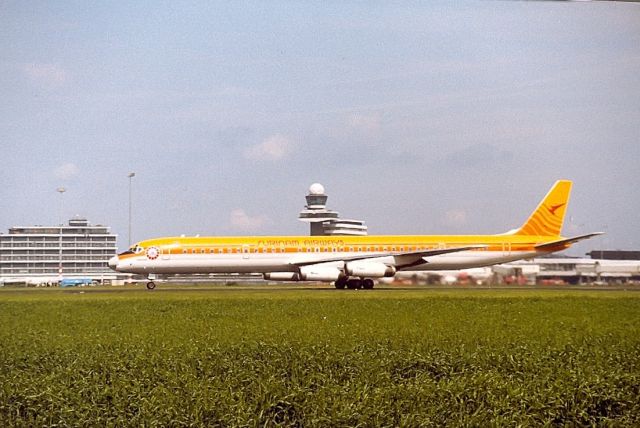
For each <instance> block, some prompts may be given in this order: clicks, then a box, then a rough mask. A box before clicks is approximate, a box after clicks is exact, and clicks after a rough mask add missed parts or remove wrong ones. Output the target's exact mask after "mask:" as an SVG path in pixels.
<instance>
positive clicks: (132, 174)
mask: <svg viewBox="0 0 640 428" xmlns="http://www.w3.org/2000/svg"><path fill="white" fill-rule="evenodd" d="M135 176H136V173H135V172H130V173H129V175H128V177H129V245H128V246H127V248H130V247H131V182H132V178H133V177H135Z"/></svg>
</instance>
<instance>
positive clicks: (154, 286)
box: [147, 281, 156, 290]
mask: <svg viewBox="0 0 640 428" xmlns="http://www.w3.org/2000/svg"><path fill="white" fill-rule="evenodd" d="M154 288H156V283H155V282H153V281H149V282H147V290H153V289H154Z"/></svg>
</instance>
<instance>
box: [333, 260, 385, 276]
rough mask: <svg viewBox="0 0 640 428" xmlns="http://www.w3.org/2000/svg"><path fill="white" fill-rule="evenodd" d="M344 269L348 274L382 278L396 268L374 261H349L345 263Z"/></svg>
mask: <svg viewBox="0 0 640 428" xmlns="http://www.w3.org/2000/svg"><path fill="white" fill-rule="evenodd" d="M345 271H346V272H347V275H349V276H360V277H363V278H382V277H390V276H393V275H395V274H396V268H394V267H393V266H387V265H385V264H384V263H375V262H359V263H358V262H351V263H347V264H346V265H345Z"/></svg>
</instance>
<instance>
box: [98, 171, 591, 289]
mask: <svg viewBox="0 0 640 428" xmlns="http://www.w3.org/2000/svg"><path fill="white" fill-rule="evenodd" d="M571 187H572V182H571V181H569V180H558V181H556V183H555V184H554V185H553V187H552V188H551V190H549V192H548V193H547V195H546V196H545V197H544V198H543V199H542V201H541V202H540V204H539V205H538V207H537V208H536V209H535V210H534V211H533V213H532V214H531V215H530V216H529V218H528V219H527V221H526V222H525V223H524V224H523V225H522V226H521V227H520V228H518V229H514V230H511V231H509V232H506V233H503V234H498V235H378V236H374V235H368V236H366V235H365V236H229V237H199V236H196V237H166V238H156V239H149V240H145V241H141V242H138V243H136V244H134V245H133V246H131V248H129V249H128V250H126V251H124V252H122V253H120V254H118V255H117V256H114V257H113V258H111V259H110V260H109V267H110V268H112V269H114V270H116V271H118V272H123V273H131V274H141V275H145V276H146V277H147V280H148V282H147V288H148V289H150V290H152V289H154V288H155V287H156V284H155V282H154V280H155V279H156V277H157V275H158V274H160V275H164V274H206V273H261V274H262V275H263V278H264V279H266V280H273V281H320V282H333V283H334V285H335V287H336V288H338V289H344V288H345V287H346V288H349V289H359V288H364V289H371V288H373V287H374V281H373V279H374V278H385V277H387V278H388V277H393V276H394V275H395V274H396V272H399V271H421V270H425V271H438V270H456V269H468V268H474V267H483V266H490V265H495V264H500V263H507V262H511V261H515V260H520V259H528V258H532V257H539V256H541V255H543V254H548V253H553V252H556V251H561V250H564V249H566V248H569V247H570V246H571V245H572V244H573V243H575V242H578V241H581V240H583V239H588V238H591V237H593V236H596V235H600V234H602V232H595V233H589V234H586V235H580V236H574V237H569V238H565V237H563V236H561V234H560V232H561V230H562V224H563V222H564V216H565V212H566V210H567V204H568V202H569V195H570V193H571Z"/></svg>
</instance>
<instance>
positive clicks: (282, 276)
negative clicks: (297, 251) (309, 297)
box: [262, 272, 300, 281]
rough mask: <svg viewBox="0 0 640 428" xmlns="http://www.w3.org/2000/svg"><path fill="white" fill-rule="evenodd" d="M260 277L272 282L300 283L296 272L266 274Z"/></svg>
mask: <svg viewBox="0 0 640 428" xmlns="http://www.w3.org/2000/svg"><path fill="white" fill-rule="evenodd" d="M262 277H263V278H264V279H270V280H273V281H300V274H298V273H296V272H267V273H263V274H262Z"/></svg>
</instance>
